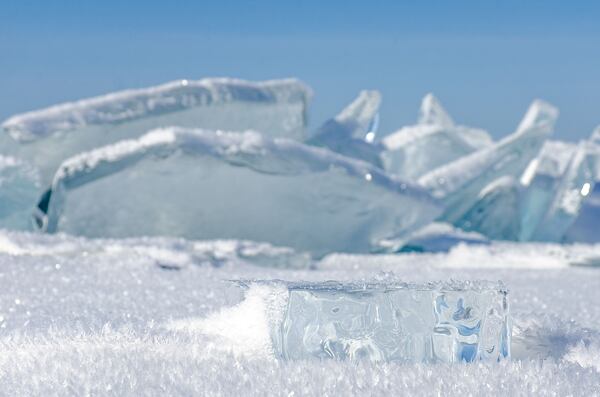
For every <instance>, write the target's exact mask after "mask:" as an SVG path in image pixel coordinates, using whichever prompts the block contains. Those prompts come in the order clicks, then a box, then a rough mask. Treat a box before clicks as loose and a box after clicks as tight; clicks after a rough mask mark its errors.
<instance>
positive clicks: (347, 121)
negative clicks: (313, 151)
mask: <svg viewBox="0 0 600 397" xmlns="http://www.w3.org/2000/svg"><path fill="white" fill-rule="evenodd" d="M380 104H381V94H380V93H379V91H367V90H365V91H361V92H360V93H359V95H358V97H357V98H356V99H355V100H354V101H352V103H350V104H349V105H348V106H347V107H346V108H344V109H343V110H342V111H341V112H340V113H339V114H338V115H337V116H335V117H334V118H332V119H330V120H328V121H326V122H325V124H323V125H322V126H321V128H319V130H318V131H317V132H316V133H315V135H314V136H313V137H312V138H310V139H309V140H308V141H307V143H308V144H310V145H315V146H323V147H326V148H328V149H330V150H333V151H334V152H337V153H341V154H344V155H346V156H350V157H355V158H359V159H361V160H365V161H368V162H369V163H371V164H373V165H375V166H378V167H380V166H381V159H380V157H379V153H380V151H381V148H380V147H379V145H378V144H376V143H375V142H374V140H375V134H376V133H377V128H378V125H379V105H380Z"/></svg>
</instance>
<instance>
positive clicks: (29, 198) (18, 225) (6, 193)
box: [0, 155, 40, 230]
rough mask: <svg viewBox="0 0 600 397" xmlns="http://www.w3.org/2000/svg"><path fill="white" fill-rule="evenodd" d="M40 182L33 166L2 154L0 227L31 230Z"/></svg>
mask: <svg viewBox="0 0 600 397" xmlns="http://www.w3.org/2000/svg"><path fill="white" fill-rule="evenodd" d="M39 189H40V182H39V176H38V174H37V172H35V170H34V169H33V167H31V166H29V165H28V164H26V163H24V162H23V161H22V160H19V159H16V158H14V157H10V156H2V155H0V227H2V228H7V229H17V230H30V229H31V228H32V225H31V214H32V212H33V209H34V207H35V203H36V200H37V196H38V194H39Z"/></svg>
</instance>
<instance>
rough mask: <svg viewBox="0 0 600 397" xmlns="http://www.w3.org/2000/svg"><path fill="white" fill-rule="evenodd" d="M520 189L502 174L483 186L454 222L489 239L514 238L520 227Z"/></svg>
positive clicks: (513, 180) (516, 183) (516, 237)
mask: <svg viewBox="0 0 600 397" xmlns="http://www.w3.org/2000/svg"><path fill="white" fill-rule="evenodd" d="M521 197H522V188H521V186H520V184H519V182H518V181H517V180H515V179H514V178H513V177H510V176H503V177H500V178H498V179H496V180H495V181H493V182H491V183H490V184H489V185H487V186H486V187H484V188H483V189H482V190H481V192H479V195H478V197H477V201H476V202H475V204H474V205H473V207H471V208H470V209H468V210H467V212H465V214H464V215H463V216H462V217H461V218H460V219H459V220H458V221H457V222H456V223H455V224H456V226H458V227H459V228H461V229H463V230H465V231H474V232H478V233H481V234H483V235H485V236H486V237H488V238H490V239H492V240H517V239H518V238H519V232H520V230H521V211H520V202H521Z"/></svg>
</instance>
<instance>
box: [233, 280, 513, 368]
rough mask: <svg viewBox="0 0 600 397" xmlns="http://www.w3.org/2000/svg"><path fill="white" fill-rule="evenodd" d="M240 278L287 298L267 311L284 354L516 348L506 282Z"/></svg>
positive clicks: (440, 358) (420, 355) (457, 353)
mask: <svg viewBox="0 0 600 397" xmlns="http://www.w3.org/2000/svg"><path fill="white" fill-rule="evenodd" d="M240 284H241V285H242V286H243V287H246V288H248V290H249V292H247V293H248V294H249V295H252V296H253V297H254V298H255V297H256V296H257V295H258V294H253V293H252V290H253V289H255V288H258V289H264V288H265V287H268V288H270V289H271V290H272V293H271V294H263V299H265V304H264V305H262V306H263V307H274V306H275V305H273V304H272V302H273V301H274V300H277V301H278V302H279V304H277V305H276V307H278V308H279V309H278V310H269V311H268V313H267V311H265V317H267V319H266V321H267V322H268V325H269V328H270V335H271V339H272V343H273V351H274V352H275V355H276V357H278V358H281V359H284V360H300V359H311V358H319V359H327V358H333V359H337V360H352V361H356V360H361V359H365V360H371V361H400V362H460V361H467V362H470V361H475V360H493V361H496V360H499V359H502V358H505V357H509V355H510V337H511V330H510V319H509V310H508V293H507V290H506V288H505V287H504V286H503V285H502V284H501V283H491V282H483V281H479V282H448V283H441V282H440V283H427V284H409V283H402V282H398V281H394V282H389V281H373V282H347V283H341V282H334V281H327V282H319V283H308V282H283V281H279V280H274V281H241V282H240ZM282 287H283V288H282ZM285 289H287V296H285V295H283V298H282V293H281V291H282V290H283V291H285ZM270 296H273V298H270ZM286 298H287V302H281V301H282V299H286Z"/></svg>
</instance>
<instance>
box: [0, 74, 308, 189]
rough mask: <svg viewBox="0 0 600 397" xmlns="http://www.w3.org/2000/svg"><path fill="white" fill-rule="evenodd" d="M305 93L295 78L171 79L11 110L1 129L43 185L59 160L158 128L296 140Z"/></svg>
mask: <svg viewBox="0 0 600 397" xmlns="http://www.w3.org/2000/svg"><path fill="white" fill-rule="evenodd" d="M311 96H312V91H311V90H310V88H308V87H307V86H306V85H305V84H303V83H302V82H300V81H298V80H296V79H283V80H269V81H264V82H250V81H244V80H237V79H229V78H212V79H203V80H177V81H173V82H170V83H166V84H162V85H159V86H155V87H149V88H142V89H136V90H126V91H120V92H115V93H110V94H107V95H102V96H98V97H94V98H88V99H83V100H79V101H76V102H69V103H64V104H59V105H55V106H52V107H49V108H46V109H41V110H35V111H31V112H28V113H23V114H18V115H15V116H13V117H11V118H9V119H8V120H6V121H4V122H3V124H2V128H3V129H4V131H5V132H6V133H8V134H10V136H11V137H12V138H13V139H14V140H16V141H18V142H20V143H21V145H12V146H13V147H12V148H11V150H12V151H14V154H15V155H18V156H19V157H23V158H28V159H31V161H33V162H34V164H35V165H36V166H37V167H39V169H40V171H41V175H42V178H43V182H45V183H50V182H51V177H52V175H53V173H54V171H55V170H56V168H57V167H58V165H59V164H60V163H61V162H62V160H64V159H66V158H68V157H70V156H73V155H75V154H77V153H79V152H83V151H86V150H90V149H93V148H95V147H99V146H103V145H106V144H109V143H113V142H116V141H119V140H122V139H127V138H137V137H138V136H139V135H141V134H143V133H145V132H147V131H149V130H151V129H153V128H158V127H163V126H169V125H177V126H180V127H196V128H199V127H201V128H209V129H224V130H247V129H255V130H257V131H260V132H261V133H264V134H265V135H268V136H283V137H288V138H293V139H297V140H303V139H304V138H305V136H304V134H305V126H306V117H307V116H306V113H307V106H308V103H309V101H310V98H311ZM11 154H13V153H11Z"/></svg>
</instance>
